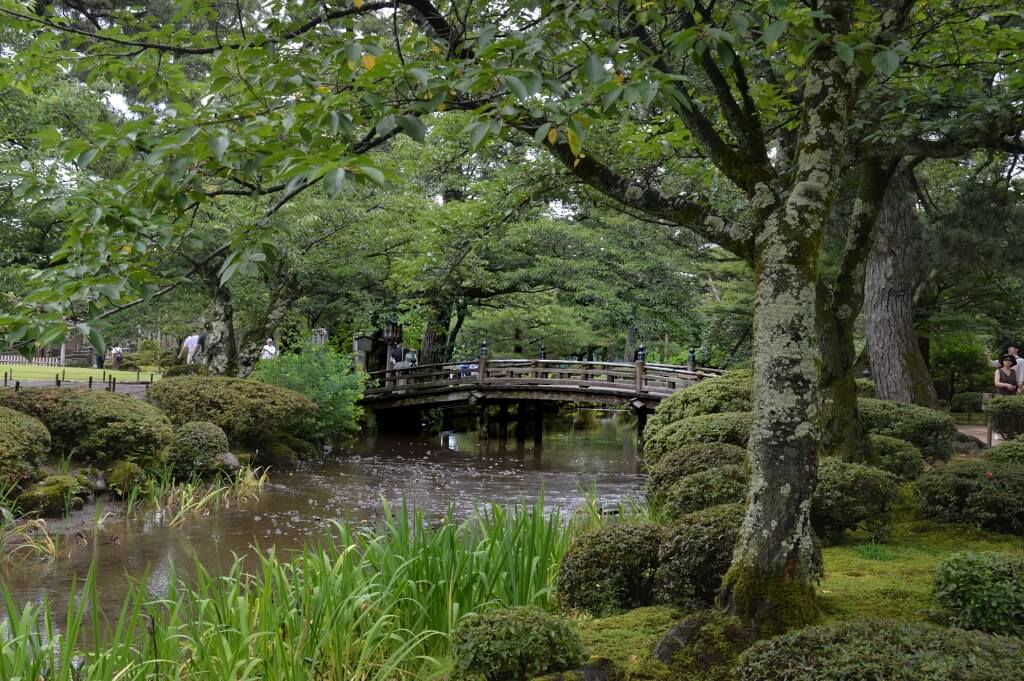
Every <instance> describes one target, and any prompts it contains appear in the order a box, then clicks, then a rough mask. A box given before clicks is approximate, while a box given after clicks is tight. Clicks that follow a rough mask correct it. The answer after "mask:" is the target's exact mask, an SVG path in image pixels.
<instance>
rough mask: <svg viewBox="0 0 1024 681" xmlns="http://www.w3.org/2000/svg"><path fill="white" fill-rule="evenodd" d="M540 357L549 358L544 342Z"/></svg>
mask: <svg viewBox="0 0 1024 681" xmlns="http://www.w3.org/2000/svg"><path fill="white" fill-rule="evenodd" d="M540 358H541V359H547V358H548V353H547V351H546V350H545V349H544V344H543V343H541V346H540Z"/></svg>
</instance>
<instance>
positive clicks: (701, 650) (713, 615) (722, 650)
mask: <svg viewBox="0 0 1024 681" xmlns="http://www.w3.org/2000/svg"><path fill="white" fill-rule="evenodd" d="M756 639H757V637H756V635H755V633H754V631H753V630H752V629H751V628H750V627H748V626H746V625H744V624H743V623H742V622H740V621H739V620H738V619H736V618H735V617H733V616H732V615H730V614H728V613H726V612H724V611H722V610H717V609H710V610H699V611H697V612H695V613H693V614H692V615H689V616H687V617H686V618H684V619H683V620H682V621H681V622H679V623H678V624H676V625H675V626H674V627H672V628H671V629H670V630H669V631H668V633H666V634H665V636H663V637H662V639H661V640H660V641H658V645H657V646H656V647H655V648H654V655H655V657H657V658H658V659H659V660H660V661H661V662H662V663H664V664H665V665H667V666H668V668H669V669H671V670H672V678H673V679H678V681H732V680H733V679H734V678H735V677H734V676H733V666H734V665H735V663H736V658H737V657H738V656H739V654H740V653H742V652H743V651H744V650H746V649H747V648H749V647H750V646H751V645H753V643H754V641H755V640H756Z"/></svg>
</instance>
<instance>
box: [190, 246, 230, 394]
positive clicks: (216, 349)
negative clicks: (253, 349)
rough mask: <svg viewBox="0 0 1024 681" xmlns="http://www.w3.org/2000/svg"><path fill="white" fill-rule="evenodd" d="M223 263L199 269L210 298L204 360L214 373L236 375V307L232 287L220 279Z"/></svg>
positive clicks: (218, 262)
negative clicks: (222, 282)
mask: <svg viewBox="0 0 1024 681" xmlns="http://www.w3.org/2000/svg"><path fill="white" fill-rule="evenodd" d="M220 263H221V261H220V260H218V261H217V262H216V263H211V264H210V265H209V266H208V267H205V268H203V269H202V270H201V271H200V272H199V274H200V276H202V278H203V282H204V283H205V284H206V290H207V295H208V296H209V298H210V304H209V307H208V308H207V317H208V320H207V329H206V351H205V353H204V357H203V363H204V364H205V365H206V368H207V369H208V370H209V371H210V373H211V374H215V375H218V376H234V375H235V374H237V373H238V344H237V342H236V340H235V308H234V302H233V300H232V296H231V289H229V288H228V287H227V286H224V285H222V284H221V283H220Z"/></svg>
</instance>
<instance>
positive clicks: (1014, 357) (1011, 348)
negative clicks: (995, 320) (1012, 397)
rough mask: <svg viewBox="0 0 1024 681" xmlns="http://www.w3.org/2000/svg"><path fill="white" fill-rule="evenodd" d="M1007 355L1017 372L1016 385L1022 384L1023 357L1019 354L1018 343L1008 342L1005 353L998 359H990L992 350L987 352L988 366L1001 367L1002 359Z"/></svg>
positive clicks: (1023, 371) (1023, 376)
mask: <svg viewBox="0 0 1024 681" xmlns="http://www.w3.org/2000/svg"><path fill="white" fill-rule="evenodd" d="M1007 357H1009V358H1010V359H1011V361H1012V362H1013V369H1014V371H1015V372H1016V374H1017V385H1018V386H1020V385H1024V357H1021V356H1020V343H1010V344H1009V345H1008V346H1007V347H1006V354H1005V355H1003V356H1002V357H1000V358H999V359H992V352H991V351H989V353H988V365H989V366H990V367H1000V368H1001V367H1002V366H1003V360H1004V359H1006V358H1007Z"/></svg>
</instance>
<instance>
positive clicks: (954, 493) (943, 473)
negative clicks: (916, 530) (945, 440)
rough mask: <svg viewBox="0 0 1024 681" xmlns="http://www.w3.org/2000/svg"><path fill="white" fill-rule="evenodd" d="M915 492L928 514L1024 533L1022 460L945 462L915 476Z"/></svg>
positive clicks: (998, 529) (993, 528)
mask: <svg viewBox="0 0 1024 681" xmlns="http://www.w3.org/2000/svg"><path fill="white" fill-rule="evenodd" d="M917 492H918V499H919V501H920V504H921V510H922V511H923V512H924V514H925V515H926V516H928V517H931V518H937V519H939V520H945V521H948V522H954V523H963V524H966V525H974V526H978V527H983V528H985V529H989V530H996V531H999V532H1011V533H1013V534H1019V535H1024V504H1022V503H1021V499H1024V464H1018V463H1004V462H1000V461H966V462H963V463H953V464H948V465H946V466H943V467H942V468H939V469H936V470H933V471H928V472H927V473H925V474H924V475H922V476H921V477H920V478H918V479H917Z"/></svg>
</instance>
